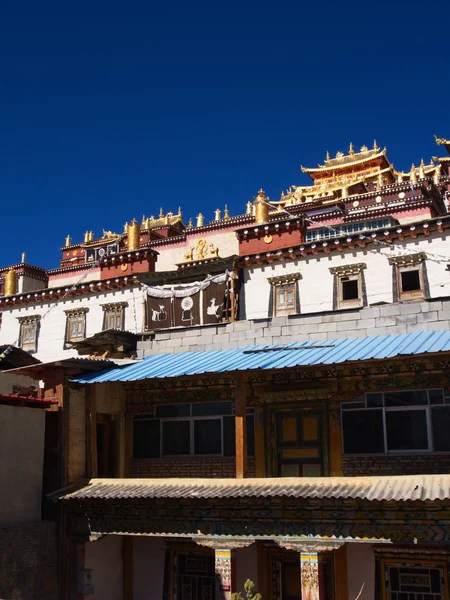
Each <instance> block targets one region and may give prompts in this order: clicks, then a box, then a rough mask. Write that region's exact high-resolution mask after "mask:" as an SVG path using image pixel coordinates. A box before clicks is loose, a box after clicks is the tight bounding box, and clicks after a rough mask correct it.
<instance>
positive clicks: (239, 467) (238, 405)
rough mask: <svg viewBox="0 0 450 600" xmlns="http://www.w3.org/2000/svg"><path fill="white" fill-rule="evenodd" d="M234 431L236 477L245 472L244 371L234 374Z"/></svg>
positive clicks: (245, 401) (245, 382)
mask: <svg viewBox="0 0 450 600" xmlns="http://www.w3.org/2000/svg"><path fill="white" fill-rule="evenodd" d="M234 393H235V431H236V478H237V479H242V478H243V477H245V476H246V474H247V428H246V423H245V415H246V408H247V377H246V376H245V374H244V373H239V374H238V375H237V376H236V387H235V392H234Z"/></svg>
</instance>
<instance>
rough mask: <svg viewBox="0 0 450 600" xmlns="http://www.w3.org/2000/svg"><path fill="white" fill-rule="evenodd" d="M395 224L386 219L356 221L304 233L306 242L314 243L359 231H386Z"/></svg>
mask: <svg viewBox="0 0 450 600" xmlns="http://www.w3.org/2000/svg"><path fill="white" fill-rule="evenodd" d="M395 224H396V221H395V219H392V217H386V218H384V219H371V220H369V221H357V222H355V223H345V224H342V225H333V226H332V227H318V228H314V229H313V228H311V229H309V230H308V231H307V232H306V241H307V242H314V241H318V240H326V239H334V238H337V237H340V236H343V235H351V234H352V233H360V232H361V231H373V230H376V229H386V227H393V226H394V225H395Z"/></svg>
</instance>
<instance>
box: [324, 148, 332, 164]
mask: <svg viewBox="0 0 450 600" xmlns="http://www.w3.org/2000/svg"><path fill="white" fill-rule="evenodd" d="M330 160H331V159H330V153H329V152H328V150H327V155H326V156H325V162H326V163H328V162H330Z"/></svg>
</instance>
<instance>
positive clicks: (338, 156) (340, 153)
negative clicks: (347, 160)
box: [336, 151, 344, 158]
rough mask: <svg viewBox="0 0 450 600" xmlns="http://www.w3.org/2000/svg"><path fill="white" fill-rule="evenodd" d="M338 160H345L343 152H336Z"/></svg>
mask: <svg viewBox="0 0 450 600" xmlns="http://www.w3.org/2000/svg"><path fill="white" fill-rule="evenodd" d="M336 158H344V153H343V152H341V151H339V152H336Z"/></svg>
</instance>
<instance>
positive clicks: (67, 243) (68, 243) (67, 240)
mask: <svg viewBox="0 0 450 600" xmlns="http://www.w3.org/2000/svg"><path fill="white" fill-rule="evenodd" d="M71 243H72V239H71V237H70V235H66V246H70V245H71Z"/></svg>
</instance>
